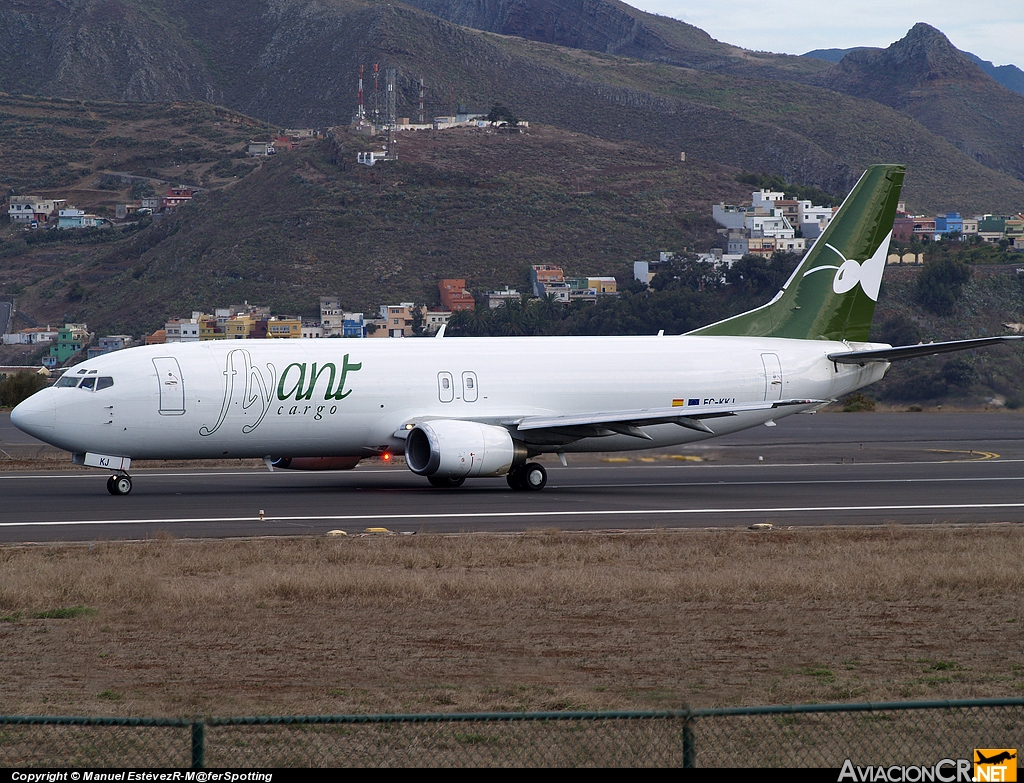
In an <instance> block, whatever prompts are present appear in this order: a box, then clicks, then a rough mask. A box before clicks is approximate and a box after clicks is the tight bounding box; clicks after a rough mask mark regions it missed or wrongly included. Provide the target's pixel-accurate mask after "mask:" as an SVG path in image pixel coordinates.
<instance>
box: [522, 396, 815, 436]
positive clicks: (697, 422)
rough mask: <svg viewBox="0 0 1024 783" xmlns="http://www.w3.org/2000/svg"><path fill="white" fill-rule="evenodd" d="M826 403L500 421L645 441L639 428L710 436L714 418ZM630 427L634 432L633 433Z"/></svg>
mask: <svg viewBox="0 0 1024 783" xmlns="http://www.w3.org/2000/svg"><path fill="white" fill-rule="evenodd" d="M825 402H826V400H767V401H765V402H745V403H739V404H733V405H687V406H682V407H676V408H645V409H641V410H632V411H605V412H601V413H585V414H577V415H573V416H526V417H525V418H522V419H519V420H517V421H508V422H503V423H504V424H506V425H508V426H515V427H516V428H517V429H518V430H519V431H520V432H530V431H534V430H546V429H564V428H569V427H588V426H589V427H593V426H599V427H603V428H604V429H607V430H611V431H612V432H621V434H623V435H633V436H634V437H642V438H645V439H649V437H650V436H648V435H647V434H646V433H644V432H643V431H642V430H639V427H643V426H650V425H654V424H677V425H679V426H680V427H686V428H687V429H693V430H699V431H700V432H707V433H709V434H714V433H713V432H712V430H711V429H710V428H709V427H708V426H707V425H706V424H704V421H703V420H704V419H717V418H722V417H725V416H735V415H737V414H739V413H747V412H750V411H766V410H772V409H774V408H784V407H789V406H793V405H821V404H823V403H825ZM630 428H632V429H634V430H636V432H633V431H631V430H630Z"/></svg>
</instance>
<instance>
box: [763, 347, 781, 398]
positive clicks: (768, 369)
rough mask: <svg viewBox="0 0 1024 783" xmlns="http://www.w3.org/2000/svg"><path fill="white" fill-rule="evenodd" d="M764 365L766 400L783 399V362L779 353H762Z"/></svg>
mask: <svg viewBox="0 0 1024 783" xmlns="http://www.w3.org/2000/svg"><path fill="white" fill-rule="evenodd" d="M761 363H762V364H763V365H764V398H765V400H781V399H782V363H781V362H780V361H779V355H778V354H777V353H763V354H761Z"/></svg>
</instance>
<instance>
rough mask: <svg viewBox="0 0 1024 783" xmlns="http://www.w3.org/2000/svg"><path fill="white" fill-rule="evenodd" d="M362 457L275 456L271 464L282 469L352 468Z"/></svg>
mask: <svg viewBox="0 0 1024 783" xmlns="http://www.w3.org/2000/svg"><path fill="white" fill-rule="evenodd" d="M361 459H362V457H275V458H274V459H273V461H271V463H270V464H271V465H273V466H274V467H275V468H281V469H282V470H352V468H354V467H355V466H356V465H357V464H358V463H359V460H361Z"/></svg>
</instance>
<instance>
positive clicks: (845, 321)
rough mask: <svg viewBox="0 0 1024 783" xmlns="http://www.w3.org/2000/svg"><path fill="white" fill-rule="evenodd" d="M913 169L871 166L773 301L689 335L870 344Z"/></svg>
mask: <svg viewBox="0 0 1024 783" xmlns="http://www.w3.org/2000/svg"><path fill="white" fill-rule="evenodd" d="M905 171H906V168H905V167H904V166H891V165H876V166H871V167H869V168H868V170H867V171H865V172H864V175H863V176H862V177H861V178H860V181H858V182H857V184H856V186H854V188H853V190H852V191H851V192H850V195H849V196H847V197H846V200H845V201H844V202H843V205H842V206H841V207H840V208H839V211H838V212H837V213H836V215H835V217H834V218H833V219H832V222H831V223H829V225H828V227H827V228H826V229H825V231H824V232H822V234H821V236H820V237H818V240H817V242H815V243H814V247H812V248H811V249H810V251H809V252H808V253H807V255H805V256H804V257H803V260H802V261H801V262H800V265H799V266H798V267H797V268H796V271H795V272H793V275H792V276H791V277H790V278H789V280H788V281H787V282H786V285H784V286H783V287H782V290H781V291H779V293H778V294H777V295H776V296H775V298H774V299H772V301H771V302H769V303H768V304H766V305H764V306H762V307H759V308H757V309H756V310H750V311H749V312H746V313H741V314H740V315H736V316H733V317H732V318H727V319H725V320H724V321H719V322H718V323H714V324H711V325H710V326H705V327H702V328H700V329H697V330H695V331H693V332H689V334H699V335H735V336H747V337H791V338H795V339H804V340H850V341H853V342H866V341H867V339H868V332H869V331H870V329H871V317H872V316H873V315H874V312H875V302H876V301H877V300H878V288H879V286H880V285H881V283H882V272H883V271H884V269H885V257H886V254H887V253H888V251H889V239H890V238H891V236H892V223H893V219H894V218H895V217H896V205H897V203H898V202H899V198H900V189H901V188H902V186H903V175H904V173H905Z"/></svg>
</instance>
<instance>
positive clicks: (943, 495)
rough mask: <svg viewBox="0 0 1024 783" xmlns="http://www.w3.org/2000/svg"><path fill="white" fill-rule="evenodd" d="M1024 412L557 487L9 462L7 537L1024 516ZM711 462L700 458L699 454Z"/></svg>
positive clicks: (893, 427) (805, 430) (801, 426)
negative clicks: (39, 468)
mask: <svg viewBox="0 0 1024 783" xmlns="http://www.w3.org/2000/svg"><path fill="white" fill-rule="evenodd" d="M1022 436H1024V416H1019V415H1016V414H1008V413H1003V414H857V415H854V414H827V415H817V416H794V417H792V418H791V419H787V420H784V421H783V422H780V424H779V426H778V427H775V428H771V429H768V428H763V427H762V428H758V429H757V430H754V431H748V432H745V433H739V434H737V435H734V436H729V437H728V438H722V439H718V440H713V441H708V442H706V443H705V444H703V445H699V446H697V447H689V448H685V449H678V450H674V451H673V452H671V453H669V452H664V453H651V454H648V453H644V452H638V453H631V454H629V455H622V456H612V457H608V458H609V459H619V460H621V459H628V460H629V461H628V462H618V461H615V462H605V461H600V459H598V458H594V457H591V456H588V457H582V456H581V457H570V466H569V467H568V468H563V467H561V466H560V465H559V464H558V463H557V461H555V460H545V464H546V465H547V466H548V469H549V483H548V486H547V488H546V489H545V490H544V491H542V492H539V493H522V492H512V491H511V490H509V489H508V487H507V485H506V483H505V481H504V479H500V478H499V479H477V480H470V481H467V482H466V484H465V485H464V486H463V487H462V488H460V489H457V490H437V489H433V488H431V487H429V486H428V485H427V484H426V482H425V481H424V480H423V479H422V478H420V477H418V476H415V475H413V474H412V473H410V472H409V471H408V470H407V469H405V468H404V467H403V466H400V465H393V466H387V467H383V466H379V465H365V466H364V465H361V466H360V467H358V468H356V470H353V471H346V472H338V473H296V472H284V471H276V472H274V473H269V472H267V471H265V470H231V469H217V470H207V471H203V470H175V469H158V470H140V471H133V476H134V478H135V489H134V491H133V492H132V494H131V495H129V496H127V497H112V496H110V495H109V494H108V493H107V491H106V488H105V476H104V474H102V473H99V472H75V473H70V472H67V473H64V472H57V473H49V474H47V473H31V472H29V473H14V472H12V473H0V498H2V500H0V541H2V542H8V543H14V542H26V541H54V540H75V541H91V540H104V539H122V538H129V539H136V538H146V537H152V536H155V535H160V534H165V533H169V534H170V535H173V536H175V537H225V536H254V535H303V534H308V535H323V534H325V533H327V532H328V531H331V530H344V531H346V532H347V533H349V534H352V533H357V532H362V531H364V530H366V529H367V528H386V529H387V530H389V531H392V532H396V533H421V532H423V533H425V532H456V531H492V532H503V531H523V530H533V529H552V528H554V529H560V530H608V529H636V528H686V527H730V526H747V525H751V524H754V523H763V522H767V523H771V524H773V525H775V526H788V525H794V526H800V525H826V524H829V525H830V524H844V525H875V524H887V523H900V524H934V523H972V524H983V523H1020V522H1024V438H1022ZM684 457H686V458H688V459H698V458H699V459H700V460H702V461H699V462H696V461H685V460H684V459H683V458H684Z"/></svg>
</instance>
